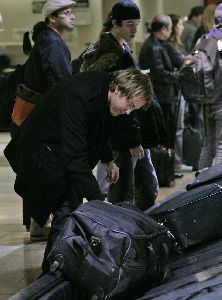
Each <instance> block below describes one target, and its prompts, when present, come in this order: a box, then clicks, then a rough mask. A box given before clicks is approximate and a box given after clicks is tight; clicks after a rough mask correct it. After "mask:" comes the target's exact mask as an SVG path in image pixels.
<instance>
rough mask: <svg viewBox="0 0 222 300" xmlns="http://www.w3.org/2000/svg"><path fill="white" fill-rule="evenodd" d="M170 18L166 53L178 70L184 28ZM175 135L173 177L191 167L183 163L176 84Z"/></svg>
mask: <svg viewBox="0 0 222 300" xmlns="http://www.w3.org/2000/svg"><path fill="white" fill-rule="evenodd" d="M169 16H170V18H171V20H172V32H171V35H170V37H169V41H168V44H167V49H168V54H169V56H170V59H171V62H172V64H173V67H174V69H175V70H177V71H179V69H180V67H181V66H182V64H183V61H184V58H185V56H186V54H187V52H186V50H185V49H184V47H183V44H182V42H181V35H182V32H183V30H184V25H183V18H182V17H180V16H178V15H175V14H170V15H169ZM176 98H177V100H176V111H175V114H176V115H177V116H176V118H177V120H176V125H175V126H176V136H175V146H174V150H175V177H181V175H180V173H181V172H182V173H183V172H191V171H192V169H193V167H192V166H187V165H186V164H184V163H183V130H184V114H185V106H186V103H185V100H184V98H183V95H181V91H180V87H179V85H178V86H177V94H176Z"/></svg>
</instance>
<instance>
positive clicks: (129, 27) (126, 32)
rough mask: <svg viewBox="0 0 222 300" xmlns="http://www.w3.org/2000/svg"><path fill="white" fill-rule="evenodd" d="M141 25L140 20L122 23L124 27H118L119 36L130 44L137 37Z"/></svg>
mask: <svg viewBox="0 0 222 300" xmlns="http://www.w3.org/2000/svg"><path fill="white" fill-rule="evenodd" d="M139 23H140V20H139V19H135V20H124V21H122V25H121V26H118V27H117V34H118V35H119V36H120V37H121V38H122V39H124V40H125V41H126V42H127V43H129V42H131V41H132V40H133V38H134V37H135V35H136V33H137V27H138V25H139Z"/></svg>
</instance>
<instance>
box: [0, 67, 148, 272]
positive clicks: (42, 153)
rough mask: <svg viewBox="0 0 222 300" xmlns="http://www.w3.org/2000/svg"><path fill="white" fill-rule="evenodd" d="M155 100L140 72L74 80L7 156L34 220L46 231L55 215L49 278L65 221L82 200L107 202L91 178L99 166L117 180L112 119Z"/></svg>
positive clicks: (28, 124)
mask: <svg viewBox="0 0 222 300" xmlns="http://www.w3.org/2000/svg"><path fill="white" fill-rule="evenodd" d="M152 97H153V92H152V86H151V82H150V79H149V77H148V76H147V75H144V74H142V73H141V72H140V71H139V70H136V69H126V70H122V71H117V72H115V73H113V74H112V75H111V74H108V73H105V72H85V73H82V74H79V75H75V76H72V77H70V78H69V79H66V80H64V81H62V82H61V83H60V84H58V85H57V86H55V87H54V88H52V89H51V90H50V91H49V92H47V93H46V95H45V97H44V101H42V102H41V103H40V104H39V105H38V106H37V107H36V108H35V109H34V110H33V112H32V113H31V115H30V116H29V117H28V119H27V120H26V121H25V123H24V124H23V125H22V126H21V130H20V133H19V135H18V136H17V139H14V140H13V139H12V141H11V143H10V144H9V146H8V147H7V149H6V150H5V154H6V157H7V158H8V159H9V161H10V163H11V165H12V167H13V169H14V170H15V171H16V173H17V177H16V182H15V191H16V192H17V193H18V194H19V195H20V196H22V197H23V198H24V199H26V201H27V202H28V203H27V205H29V208H30V212H31V216H32V217H33V219H34V220H35V221H36V222H37V223H38V224H39V225H41V226H42V225H43V224H44V223H45V221H46V220H47V218H48V216H49V214H50V213H51V212H52V213H53V214H54V219H53V222H52V228H51V231H50V234H49V237H48V244H47V248H46V252H45V260H44V263H43V271H44V272H47V271H48V267H49V266H48V262H47V260H46V257H47V254H48V252H49V250H50V249H51V246H52V244H53V242H54V239H55V237H56V235H57V233H58V232H59V230H60V225H61V223H62V221H63V220H64V218H65V217H66V216H67V215H69V214H70V212H71V211H73V210H74V209H75V208H76V207H77V206H78V205H79V204H80V203H81V202H82V199H83V198H87V200H95V199H98V200H103V196H102V194H101V192H100V190H99V186H98V183H97V181H96V179H95V177H94V176H93V174H92V169H93V168H94V167H95V166H96V164H97V163H98V161H99V160H101V161H102V162H103V163H104V165H105V168H106V170H107V178H108V180H109V181H110V182H111V183H116V182H117V180H118V176H119V173H118V168H117V167H116V165H115V164H114V162H113V158H112V150H111V148H110V146H109V130H108V124H109V120H108V119H109V117H110V116H111V115H112V116H119V115H121V114H129V113H130V112H132V111H133V110H135V109H139V108H141V107H144V108H146V107H148V106H149V104H150V101H151V100H152ZM13 145H15V146H16V154H17V155H16V158H15V152H13V151H15V148H14V147H13ZM10 146H11V148H13V149H11V150H10ZM10 151H11V152H10ZM9 153H11V156H10V154H9ZM13 160H14V161H15V162H16V164H13Z"/></svg>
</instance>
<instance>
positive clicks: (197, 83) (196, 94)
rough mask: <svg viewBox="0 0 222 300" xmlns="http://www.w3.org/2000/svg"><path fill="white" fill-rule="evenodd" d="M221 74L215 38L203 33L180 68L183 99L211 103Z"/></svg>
mask: <svg viewBox="0 0 222 300" xmlns="http://www.w3.org/2000/svg"><path fill="white" fill-rule="evenodd" d="M221 74H222V73H221V69H220V64H219V55H218V46H217V39H215V38H212V37H208V36H207V35H204V36H203V37H202V38H201V40H200V42H199V43H198V44H197V45H196V47H195V49H194V50H193V51H192V52H191V53H190V54H188V55H187V56H186V57H185V59H184V63H183V65H182V67H181V69H180V84H181V90H182V94H183V96H184V99H185V100H186V101H187V102H191V103H211V102H212V101H213V96H214V93H215V89H216V87H217V85H218V83H219V79H220V78H221Z"/></svg>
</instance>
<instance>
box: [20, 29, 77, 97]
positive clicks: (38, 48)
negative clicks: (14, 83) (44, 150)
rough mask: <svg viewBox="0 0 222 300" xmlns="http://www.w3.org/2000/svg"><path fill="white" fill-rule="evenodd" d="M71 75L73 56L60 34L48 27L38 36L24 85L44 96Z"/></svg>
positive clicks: (28, 61) (26, 71)
mask: <svg viewBox="0 0 222 300" xmlns="http://www.w3.org/2000/svg"><path fill="white" fill-rule="evenodd" d="M69 75H71V54H70V51H69V48H68V47H67V45H66V44H65V42H64V41H63V39H62V38H61V37H60V36H59V34H58V33H57V32H56V31H55V30H53V29H51V28H50V27H48V28H47V29H45V30H44V31H43V32H41V33H40V35H39V36H38V38H37V40H36V42H35V44H34V46H33V49H32V51H31V53H30V55H29V58H28V60H27V62H26V66H25V72H24V84H25V85H27V86H28V87H29V88H30V89H32V90H34V91H36V92H39V93H40V94H44V93H45V92H46V91H47V90H49V88H51V87H52V86H54V85H55V84H56V83H57V82H58V81H60V80H62V79H64V78H66V77H67V76H69Z"/></svg>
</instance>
